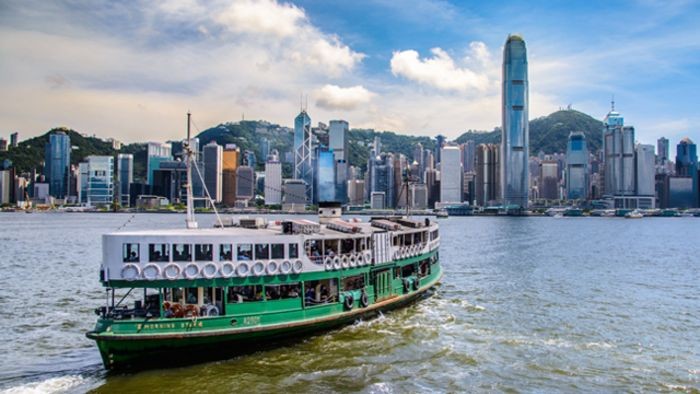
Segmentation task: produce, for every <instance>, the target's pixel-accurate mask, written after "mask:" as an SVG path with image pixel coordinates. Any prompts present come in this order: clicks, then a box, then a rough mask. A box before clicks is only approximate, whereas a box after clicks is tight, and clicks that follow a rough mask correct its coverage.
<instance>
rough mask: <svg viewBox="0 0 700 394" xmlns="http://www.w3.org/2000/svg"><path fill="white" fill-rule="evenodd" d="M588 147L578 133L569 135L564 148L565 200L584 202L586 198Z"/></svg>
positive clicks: (583, 137) (584, 137)
mask: <svg viewBox="0 0 700 394" xmlns="http://www.w3.org/2000/svg"><path fill="white" fill-rule="evenodd" d="M588 189H589V172H588V146H587V144H586V135H585V134H583V133H582V132H580V131H574V132H572V133H571V134H569V142H568V144H567V146H566V198H567V199H569V200H585V199H586V198H587V197H588Z"/></svg>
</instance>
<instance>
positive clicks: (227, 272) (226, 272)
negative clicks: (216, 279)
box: [221, 263, 236, 278]
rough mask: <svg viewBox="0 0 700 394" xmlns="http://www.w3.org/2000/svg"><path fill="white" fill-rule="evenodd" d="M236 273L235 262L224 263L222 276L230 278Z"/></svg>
mask: <svg viewBox="0 0 700 394" xmlns="http://www.w3.org/2000/svg"><path fill="white" fill-rule="evenodd" d="M235 273H236V266H234V265H233V263H223V264H222V265H221V276H223V277H224V278H230V277H232V276H233V275H234V274H235Z"/></svg>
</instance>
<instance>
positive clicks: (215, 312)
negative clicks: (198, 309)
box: [204, 305, 219, 316]
mask: <svg viewBox="0 0 700 394" xmlns="http://www.w3.org/2000/svg"><path fill="white" fill-rule="evenodd" d="M204 315H205V316H219V308H217V307H216V305H207V306H206V308H205V309H204Z"/></svg>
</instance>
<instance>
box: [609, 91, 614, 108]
mask: <svg viewBox="0 0 700 394" xmlns="http://www.w3.org/2000/svg"><path fill="white" fill-rule="evenodd" d="M610 108H612V109H611V110H610V111H611V112H614V111H615V94H614V93H613V95H612V99H611V100H610Z"/></svg>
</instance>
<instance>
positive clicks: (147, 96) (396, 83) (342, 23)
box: [0, 1, 700, 143]
mask: <svg viewBox="0 0 700 394" xmlns="http://www.w3.org/2000/svg"><path fill="white" fill-rule="evenodd" d="M3 7H4V10H3V13H2V15H0V30H2V31H3V34H2V37H12V40H11V41H10V40H9V39H6V40H0V53H2V58H3V59H4V60H3V62H2V63H0V69H1V70H2V71H3V72H2V73H0V75H2V78H3V83H4V84H5V86H6V89H5V90H4V91H3V93H2V94H3V97H4V98H6V100H4V102H6V103H8V106H7V107H5V108H3V109H2V111H3V112H2V118H3V119H4V120H5V124H3V125H2V127H3V129H4V130H6V131H7V134H8V135H9V133H10V132H11V131H19V132H20V134H21V135H23V136H24V137H25V138H27V137H31V136H35V135H38V134H42V133H43V132H44V131H46V130H47V129H48V128H50V127H54V126H57V125H67V126H70V127H72V128H75V129H78V130H84V131H85V132H87V133H89V134H93V133H94V134H96V135H98V136H101V137H106V136H117V138H119V139H120V140H123V141H134V140H136V136H141V135H143V134H144V133H148V135H149V136H152V138H151V139H156V140H168V139H174V138H179V137H180V134H181V132H180V128H181V125H180V118H179V116H177V115H174V114H180V113H182V112H184V111H185V110H186V109H187V108H191V109H192V110H193V111H194V112H195V113H197V114H199V115H198V120H199V123H200V124H216V123H219V122H224V121H230V120H233V119H240V117H241V115H243V114H245V117H246V118H248V119H261V118H265V119H267V120H270V121H273V122H276V123H279V124H282V125H289V123H290V122H289V117H288V115H287V114H288V113H289V112H290V111H292V110H293V108H295V107H297V105H298V97H299V94H300V93H301V94H308V96H309V112H311V113H313V114H314V117H316V118H319V119H335V118H339V117H341V118H343V119H347V120H348V121H349V122H350V123H351V124H353V125H355V127H369V128H375V129H379V130H382V129H383V130H392V131H397V132H400V133H405V134H412V135H429V136H434V135H436V134H438V133H441V134H444V135H446V136H447V137H448V138H454V137H455V136H456V135H458V134H460V133H461V132H463V131H465V130H467V129H483V130H490V129H491V128H492V127H494V126H496V125H498V124H499V123H500V122H498V117H499V116H500V114H499V112H500V111H499V105H498V102H499V101H500V97H499V96H500V94H499V92H498V85H499V83H500V76H499V71H500V70H499V67H498V63H499V59H498V57H499V56H498V53H499V51H500V46H501V45H502V39H503V36H505V35H507V34H508V33H510V32H521V33H522V34H523V35H524V37H525V39H526V40H527V41H528V44H529V45H528V46H529V49H530V51H531V55H532V56H531V59H530V60H531V74H532V75H531V77H530V80H531V84H532V85H531V111H530V112H531V118H535V117H537V116H541V115H545V114H547V113H550V112H552V111H554V110H556V109H557V108H559V107H566V106H567V105H568V104H570V103H572V104H573V107H574V108H575V109H579V110H581V111H583V112H585V113H590V114H592V115H593V116H594V117H596V118H602V117H603V116H604V114H605V113H606V107H607V106H606V101H607V100H609V98H610V97H611V96H612V95H613V94H614V95H615V96H616V98H617V101H618V103H619V104H618V106H619V109H620V111H622V112H624V113H625V114H626V117H627V118H628V119H630V120H631V122H632V123H633V124H635V125H636V126H637V129H636V135H637V138H639V140H640V141H642V142H644V143H653V142H655V140H656V138H657V137H658V136H662V135H663V136H665V137H667V138H669V139H670V140H674V141H675V140H679V139H681V138H683V137H685V136H688V137H690V138H691V139H693V140H700V138H698V131H697V130H698V127H697V126H698V124H700V122H698V119H697V116H696V115H694V109H693V108H692V103H694V102H695V100H694V99H695V98H696V97H697V96H696V93H695V91H694V90H693V88H692V86H696V85H697V81H698V77H697V73H696V72H695V71H696V70H697V66H698V65H697V62H696V60H694V59H693V57H692V55H690V54H692V53H693V52H694V50H695V49H697V48H698V46H700V44H698V43H697V42H694V41H693V40H687V39H686V38H687V37H693V36H696V35H697V34H695V33H697V30H698V27H697V26H695V24H694V22H693V21H694V20H695V19H696V18H695V17H696V16H697V15H698V9H697V8H698V7H697V6H696V5H695V4H694V3H682V2H670V3H668V2H665V3H663V4H657V3H654V2H640V3H635V2H629V3H619V4H614V5H612V4H610V5H576V6H572V5H566V7H558V6H552V5H547V4H543V3H538V2H536V3H532V4H528V5H527V9H525V8H524V7H525V6H524V5H523V6H521V5H517V4H505V5H498V6H496V5H493V6H492V5H483V4H482V5H479V6H478V7H476V6H466V5H461V4H459V5H455V4H450V3H446V2H434V1H416V2H413V3H411V4H410V5H409V6H405V7H401V9H397V7H396V6H395V5H393V4H391V3H383V2H365V3H359V4H342V5H337V6H329V5H326V4H322V3H313V2H295V3H294V4H291V3H287V2H275V1H260V2H250V1H234V2H230V3H229V2H227V3H212V4H210V7H209V8H208V9H207V8H204V7H203V5H202V4H201V3H199V2H197V1H194V2H189V3H187V4H185V3H180V2H167V3H160V4H158V5H146V4H141V5H137V6H134V7H133V8H131V9H125V8H123V7H100V6H97V5H92V6H88V7H70V6H69V5H62V4H61V3H56V4H45V3H42V2H38V3H31V2H22V3H7V4H5V5H4V6H3ZM382 11H391V12H392V14H393V15H394V16H395V18H394V19H392V20H386V18H384V15H386V12H382ZM545 11H546V12H545ZM360 12H363V13H364V14H363V16H364V17H365V18H363V20H364V21H365V22H364V23H363V24H360V25H358V26H354V25H351V24H349V21H350V20H356V18H355V17H356V16H357V14H358V13H360ZM601 12H602V13H605V15H606V18H605V19H606V20H609V19H615V18H617V17H620V16H622V15H624V16H625V20H626V21H628V23H625V24H624V25H625V26H622V25H620V26H618V27H615V26H612V27H611V26H610V25H609V24H608V23H607V22H604V21H603V20H601V19H600V18H597V17H593V16H597V15H599V14H600V13H601ZM240 15H248V16H249V18H247V19H246V20H245V23H240V22H241V21H238V20H237V19H236V18H238V17H240ZM261 15H265V16H266V17H265V18H260V16H261ZM426 15H427V18H423V16H426ZM649 15H652V16H649ZM528 16H529V17H528ZM532 16H537V18H533V17H532ZM266 18H267V19H266ZM273 19H274V20H276V21H277V22H279V23H274V24H271V23H269V22H270V20H273ZM45 20H55V21H57V22H59V23H50V24H47V23H44V21H45ZM464 21H468V22H469V23H468V24H467V25H468V27H466V28H465V27H464V26H465V24H464ZM60 22H65V23H60ZM380 22H381V23H380ZM433 22H440V23H437V24H436V23H433ZM630 26H634V28H630ZM603 27H605V29H603ZM392 29H393V30H395V32H394V33H392V32H393V30H392ZM387 33H392V34H387ZM292 37H293V38H295V40H296V43H290V40H292ZM552 37H563V38H565V39H559V38H558V39H556V40H555V39H552ZM18 43H19V45H18ZM241 57H243V58H244V59H245V60H246V61H243V62H240V61H236V60H237V59H239V58H241ZM76 58H81V59H84V60H83V61H81V62H75V61H74V59H76ZM174 59H177V61H176V62H175V61H173V60H174ZM310 62H311V63H314V64H316V65H317V66H320V67H316V66H314V65H313V64H311V65H310ZM230 64H237V65H239V64H240V67H237V68H236V69H231V66H230ZM166 65H167V66H166ZM642 65H643V67H641V66H642ZM163 70H167V72H165V73H164V72H163ZM640 81H642V83H639V82H640ZM27 103H32V104H31V105H28V104H27ZM261 110H262V111H263V112H262V113H261ZM125 119H126V120H125ZM4 133H5V132H3V136H4Z"/></svg>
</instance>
